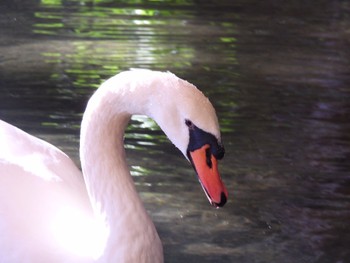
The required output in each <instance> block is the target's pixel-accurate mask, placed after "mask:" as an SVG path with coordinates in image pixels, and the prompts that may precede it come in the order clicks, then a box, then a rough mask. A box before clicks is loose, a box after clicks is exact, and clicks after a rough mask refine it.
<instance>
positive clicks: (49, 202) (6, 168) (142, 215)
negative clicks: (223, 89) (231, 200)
mask: <svg viewBox="0 0 350 263" xmlns="http://www.w3.org/2000/svg"><path fill="white" fill-rule="evenodd" d="M133 114H146V115H148V116H149V117H151V118H153V119H154V120H155V121H156V122H157V123H158V125H159V126H160V127H161V128H162V129H163V131H164V132H165V134H166V135H167V136H168V138H169V139H170V140H171V141H172V142H173V143H174V144H175V146H176V147H177V148H179V149H180V151H181V152H182V153H183V154H184V156H185V157H186V158H187V159H188V160H189V161H190V162H191V163H192V165H193V167H194V169H195V171H196V172H197V175H198V178H199V181H200V183H201V185H202V187H203V189H204V191H205V193H206V195H207V197H208V199H209V201H210V202H211V204H212V205H214V206H215V207H220V206H223V205H224V204H225V203H226V200H227V195H228V194H227V190H226V188H225V186H224V185H223V183H222V181H221V178H220V176H219V173H218V169H217V159H221V158H222V157H223V154H224V149H223V147H222V145H221V139H220V131H219V125H218V120H217V117H216V114H215V110H214V108H213V107H212V105H211V104H210V102H209V100H208V99H207V98H206V97H205V96H204V95H203V94H202V93H201V92H200V91H199V90H198V89H197V88H196V87H195V86H193V85H192V84H190V83H188V82H186V81H184V80H182V79H180V78H178V77H176V76H175V75H173V74H172V73H169V72H167V73H166V72H157V71H150V70H141V69H140V70H131V71H125V72H122V73H119V74H117V75H116V76H114V77H112V78H110V79H109V80H107V81H106V82H104V83H103V84H102V85H101V87H100V88H99V89H98V90H97V91H96V92H95V94H94V95H93V96H92V97H91V99H90V100H89V102H88V105H87V108H86V111H85V113H84V116H83V120H82V124H81V135H80V158H81V165H82V174H83V177H82V176H81V172H80V171H79V170H78V168H77V167H76V166H75V165H74V164H73V162H72V161H71V159H69V157H68V156H67V155H65V154H64V153H63V152H62V151H60V150H59V149H58V148H56V147H54V146H53V145H51V144H49V143H47V142H45V141H43V140H41V139H38V138H35V137H33V136H31V135H29V134H27V133H25V132H23V131H21V130H20V129H18V128H16V127H14V126H12V125H10V124H7V123H5V122H3V121H0V149H1V150H0V262H50V263H52V262H108V263H109V262H118V263H122V262H132V263H135V262H138V263H142V262H148V263H157V262H163V251H162V244H161V241H160V239H159V237H158V234H157V231H156V229H155V227H154V225H153V223H152V221H151V219H150V217H149V216H148V214H147V212H146V211H145V208H144V206H143V204H142V202H141V200H140V198H139V196H138V194H137V192H136V190H135V186H134V183H133V180H132V177H131V176H130V172H129V169H128V167H127V164H126V160H125V152H124V146H123V135H124V130H125V128H126V126H127V124H128V122H129V120H130V118H131V115H133ZM83 178H84V179H83ZM94 260H95V261H94Z"/></svg>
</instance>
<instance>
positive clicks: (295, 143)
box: [0, 0, 350, 263]
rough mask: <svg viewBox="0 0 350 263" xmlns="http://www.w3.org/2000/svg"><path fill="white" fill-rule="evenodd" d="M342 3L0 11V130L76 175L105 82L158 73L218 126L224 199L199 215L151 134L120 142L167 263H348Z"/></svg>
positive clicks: (186, 1)
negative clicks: (54, 154) (204, 99)
mask: <svg viewBox="0 0 350 263" xmlns="http://www.w3.org/2000/svg"><path fill="white" fill-rule="evenodd" d="M349 14H350V4H349V2H348V1H318V2H317V4H315V2H312V1H306V2H305V1H290V2H287V3H285V2H283V3H282V2H281V3H277V1H276V2H275V1H242V0H238V1H231V0H221V1H204V0H203V1H200V0H168V1H156V0H153V1H152V0H149V1H147V0H134V1H111V0H110V1H108V0H99V1H97V0H95V1H93V0H80V1H77V0H28V1H19V0H5V1H4V0H3V1H2V3H1V6H0V92H1V93H0V118H1V119H3V120H6V121H8V122H10V123H12V124H15V125H17V126H19V127H20V128H22V129H24V130H26V131H28V132H30V133H32V134H34V135H36V136H39V137H41V138H44V139H45V140H47V141H49V142H51V143H53V144H55V145H56V146H58V147H59V148H61V149H62V150H64V151H65V152H66V153H68V154H69V155H70V156H71V157H72V158H73V159H74V160H75V161H76V163H77V164H78V165H79V158H78V144H79V137H78V136H79V127H80V121H81V116H82V113H83V111H84V108H85V105H86V102H87V100H88V98H89V97H90V95H91V94H92V93H93V92H94V90H95V89H96V88H97V87H98V86H99V84H100V83H101V82H102V81H103V80H105V79H107V78H108V77H110V76H112V75H114V74H116V73H117V72H120V71H122V70H125V69H128V68H132V67H143V68H149V69H156V70H169V71H172V72H174V73H175V74H177V75H178V76H180V77H181V78H184V79H187V80H188V81H190V82H192V83H194V84H195V85H196V86H197V87H199V88H200V89H201V90H202V91H203V92H204V93H205V94H206V95H207V96H208V97H209V98H210V100H211V101H212V103H213V104H214V106H215V107H216V109H217V113H218V116H219V120H220V124H221V128H222V136H223V140H224V143H225V147H226V155H225V158H224V160H223V161H222V162H221V163H220V170H221V174H222V177H223V179H224V181H225V183H226V184H227V187H228V190H229V194H230V196H229V198H230V199H229V202H228V203H227V204H226V205H225V207H224V208H222V209H218V210H217V209H213V208H212V207H210V206H209V204H208V202H207V200H206V197H205V195H204V194H203V192H202V190H201V188H200V185H199V184H198V182H197V179H196V177H195V175H194V172H193V170H192V168H191V167H190V165H189V164H188V163H187V161H186V160H185V159H184V158H183V157H182V156H181V154H180V153H179V152H178V151H177V150H176V149H174V147H173V146H172V145H171V143H169V142H168V141H167V140H166V138H165V136H164V135H163V133H162V132H161V131H160V130H159V128H158V127H157V126H156V125H155V124H154V123H153V122H152V121H150V120H149V119H146V118H145V117H142V116H136V117H135V118H134V119H133V120H132V122H131V125H130V127H129V129H128V132H127V135H126V148H127V154H128V161H129V164H130V167H131V170H132V174H133V176H134V180H135V183H136V185H137V188H138V190H139V192H140V195H141V197H142V199H143V200H144V203H145V205H146V207H147V209H148V211H149V213H150V214H151V216H152V218H153V219H154V222H155V224H156V227H157V229H158V232H159V234H160V236H161V239H162V241H163V244H164V250H165V261H166V262H169V263H175V262H201V263H204V262H240V263H244V262H247V263H252V262H266V263H267V262H270V263H271V262H291V263H292V262H293V263H294V262H308V263H309V262H318V263H320V262H322V263H323V262H338V263H340V262H349V258H350V249H349V248H350V247H349V244H350V161H349V160H350V86H349V85H350V77H349V68H350V67H349V66H350V65H349V64H350V63H349V58H350V31H349V28H350V15H349Z"/></svg>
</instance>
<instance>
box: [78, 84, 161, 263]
mask: <svg viewBox="0 0 350 263" xmlns="http://www.w3.org/2000/svg"><path fill="white" fill-rule="evenodd" d="M112 93H113V94H112ZM125 95H126V94H121V95H118V94H116V93H115V92H114V91H112V90H110V89H109V88H108V87H106V85H105V87H101V88H100V89H99V90H98V91H97V92H96V93H95V94H94V95H93V97H92V98H91V99H90V101H89V103H88V107H87V109H86V111H85V114H84V117H83V122H82V128H81V146H80V155H81V157H80V158H81V164H82V170H83V174H84V179H85V183H86V186H87V190H88V193H89V196H90V201H91V204H92V207H93V210H94V213H95V215H96V217H97V218H98V219H100V220H101V221H103V223H104V224H105V225H106V227H107V229H108V232H109V236H108V239H107V245H106V249H105V251H104V254H103V255H104V257H103V259H102V261H108V262H158V261H159V262H161V261H162V248H161V243H160V240H159V237H158V234H157V232H156V229H155V227H154V225H153V223H152V221H151V220H150V218H149V216H148V214H147V212H146V211H145V208H144V207H143V204H142V202H141V200H140V198H139V196H138V194H137V192H136V189H135V186H134V182H133V180H132V177H131V175H130V171H129V169H128V166H127V163H126V159H125V150H124V143H123V137H124V131H125V128H126V126H127V124H128V122H129V120H130V117H131V114H132V112H130V110H127V108H128V107H127V106H126V105H127V103H129V102H127V101H126V100H127V97H128V96H125ZM147 253H149V254H150V255H147ZM140 254H141V258H135V257H137V256H140ZM155 257H158V259H159V260H158V259H157V258H155Z"/></svg>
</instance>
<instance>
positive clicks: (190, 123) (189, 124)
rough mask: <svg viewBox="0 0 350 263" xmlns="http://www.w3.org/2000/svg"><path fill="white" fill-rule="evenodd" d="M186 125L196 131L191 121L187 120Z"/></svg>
mask: <svg viewBox="0 0 350 263" xmlns="http://www.w3.org/2000/svg"><path fill="white" fill-rule="evenodd" d="M185 124H186V125H187V127H188V128H189V129H194V127H195V126H194V124H193V122H192V121H190V120H187V119H186V120H185Z"/></svg>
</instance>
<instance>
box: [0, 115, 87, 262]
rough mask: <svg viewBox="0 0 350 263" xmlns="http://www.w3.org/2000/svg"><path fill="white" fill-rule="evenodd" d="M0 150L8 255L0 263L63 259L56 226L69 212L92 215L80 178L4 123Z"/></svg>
mask: <svg viewBox="0 0 350 263" xmlns="http://www.w3.org/2000/svg"><path fill="white" fill-rule="evenodd" d="M0 149H1V150H0V247H1V250H2V251H3V252H4V251H8V252H6V253H1V254H0V262H13V261H16V260H23V258H21V256H23V255H25V257H29V258H30V257H33V259H35V258H37V259H40V260H39V261H40V262H45V261H46V260H45V259H47V260H49V261H50V257H51V256H52V257H54V258H57V259H58V258H60V257H61V254H62V257H63V256H67V253H66V252H64V251H62V250H61V249H60V245H59V244H57V242H55V241H54V236H55V232H54V231H55V226H54V224H55V220H56V218H58V217H59V216H60V215H59V214H60V213H62V211H65V209H67V207H71V208H72V209H78V210H79V211H80V210H81V211H87V213H90V212H91V211H89V209H90V208H89V202H88V197H87V193H86V190H85V187H84V181H83V178H82V174H81V172H80V171H79V169H78V168H77V167H76V166H75V165H74V163H73V161H72V160H71V159H70V158H69V157H68V156H67V155H66V154H64V153H63V152H62V151H60V150H59V149H58V148H56V147H54V146H53V145H51V144H49V143H47V142H45V141H43V140H40V139H38V138H36V137H34V136H31V135H29V134H27V133H25V132H23V131H22V130H20V129H18V128H16V127H14V126H12V125H9V124H7V123H5V122H3V121H0ZM45 251H46V252H45ZM47 251H52V252H50V253H47ZM50 254H51V255H50ZM65 259H66V258H65ZM49 261H46V262H49ZM17 262H19V261H17Z"/></svg>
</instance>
